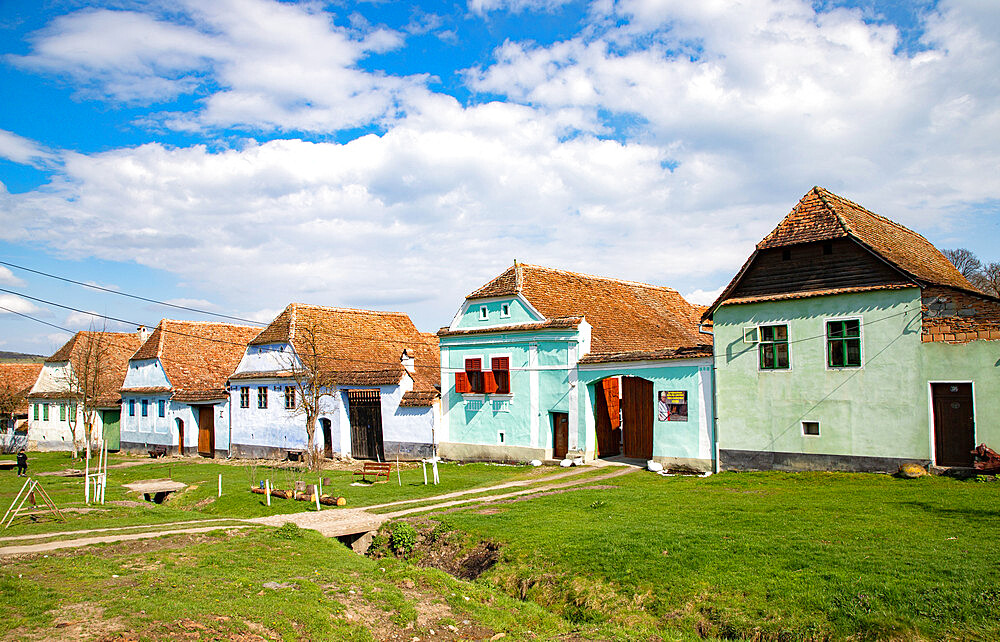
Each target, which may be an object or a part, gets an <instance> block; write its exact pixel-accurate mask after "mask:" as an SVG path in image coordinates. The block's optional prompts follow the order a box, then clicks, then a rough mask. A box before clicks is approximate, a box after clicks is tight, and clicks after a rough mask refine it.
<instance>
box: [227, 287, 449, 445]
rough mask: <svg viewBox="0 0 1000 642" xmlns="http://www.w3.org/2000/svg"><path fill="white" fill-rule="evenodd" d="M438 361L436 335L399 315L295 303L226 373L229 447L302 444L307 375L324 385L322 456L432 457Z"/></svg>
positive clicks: (320, 434) (318, 431)
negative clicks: (303, 398) (229, 418)
mask: <svg viewBox="0 0 1000 642" xmlns="http://www.w3.org/2000/svg"><path fill="white" fill-rule="evenodd" d="M439 368H440V364H439V357H438V349H437V337H435V336H434V335H432V334H426V333H421V332H419V331H418V330H417V329H416V327H415V326H414V325H413V322H412V321H410V318H409V317H408V316H406V315H405V314H402V313H399V312H378V311H372V310H354V309H347V308H329V307H321V306H313V305H303V304H300V303H293V304H291V305H289V306H288V307H287V308H285V310H284V311H283V312H282V313H281V314H280V315H278V317H277V318H276V319H275V320H274V321H272V322H271V324H270V325H269V326H268V327H267V328H265V329H264V331H262V332H261V333H260V334H259V335H258V336H257V337H256V338H254V339H253V341H251V342H250V344H249V345H248V346H247V348H246V352H245V353H244V355H243V358H242V360H241V361H240V363H239V366H237V368H236V369H235V371H234V372H233V374H232V375H231V376H230V378H229V383H230V392H229V394H230V398H229V400H230V406H231V408H232V427H233V431H232V446H231V449H232V452H233V453H234V454H236V455H240V456H248V457H264V456H278V457H283V456H285V454H286V453H287V452H288V451H301V450H304V449H305V448H306V446H307V436H306V429H305V415H304V413H303V408H302V399H301V394H302V391H303V390H305V388H303V387H301V385H300V382H301V381H303V380H304V379H303V378H304V377H305V376H307V375H308V376H309V378H310V380H314V381H315V382H317V384H318V385H319V386H320V388H321V389H322V390H323V391H324V393H325V394H324V395H323V396H322V397H321V399H320V412H319V416H318V418H317V422H316V433H315V435H316V438H315V445H316V447H318V448H322V449H323V450H324V452H325V455H326V456H327V457H332V456H333V454H334V453H338V454H340V455H341V456H345V457H354V458H358V459H378V460H385V459H390V460H391V459H394V458H396V457H397V456H398V457H399V458H400V459H417V458H422V457H427V456H430V455H431V454H433V452H434V443H435V432H434V431H435V427H436V425H437V421H438V414H439V408H438V403H437V401H438V398H439V395H438V391H437V389H436V387H435V385H436V383H437V381H438V379H439V377H440V374H439V372H440V370H439ZM313 373H315V377H314V378H313V377H312V375H313Z"/></svg>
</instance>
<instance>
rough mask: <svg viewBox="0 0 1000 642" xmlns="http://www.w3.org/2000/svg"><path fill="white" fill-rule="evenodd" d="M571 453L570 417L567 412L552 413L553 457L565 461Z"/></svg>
mask: <svg viewBox="0 0 1000 642" xmlns="http://www.w3.org/2000/svg"><path fill="white" fill-rule="evenodd" d="M567 452H569V415H568V414H567V413H565V412H554V413H552V457H553V459H565V458H566V453H567Z"/></svg>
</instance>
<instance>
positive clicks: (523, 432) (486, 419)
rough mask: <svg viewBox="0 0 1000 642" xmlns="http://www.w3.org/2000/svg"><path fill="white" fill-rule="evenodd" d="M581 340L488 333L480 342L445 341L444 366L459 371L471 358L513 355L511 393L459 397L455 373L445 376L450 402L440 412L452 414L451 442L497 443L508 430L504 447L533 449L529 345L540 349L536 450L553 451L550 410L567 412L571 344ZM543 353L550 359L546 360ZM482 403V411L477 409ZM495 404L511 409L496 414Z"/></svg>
mask: <svg viewBox="0 0 1000 642" xmlns="http://www.w3.org/2000/svg"><path fill="white" fill-rule="evenodd" d="M578 340H579V335H578V334H577V333H576V332H575V331H565V330H561V331H547V332H531V333H528V332H526V333H507V334H498V335H490V336H489V338H488V339H487V340H486V341H479V342H477V341H476V340H475V339H474V338H469V337H442V338H441V342H440V349H441V354H442V356H443V359H442V361H443V363H444V364H445V365H446V367H447V368H449V369H453V370H461V369H463V368H464V367H465V359H466V358H467V357H482V358H483V359H484V367H486V366H485V364H487V363H488V359H489V357H490V355H500V354H509V355H510V367H511V394H510V395H471V396H470V395H461V394H457V393H455V378H454V374H453V373H451V372H449V373H447V374H446V377H445V384H446V385H447V389H448V392H449V394H448V396H447V403H446V405H445V407H444V408H442V411H443V412H445V413H447V414H448V431H449V436H448V441H451V442H458V443H466V444H497V433H498V431H501V430H502V431H504V433H505V439H504V445H505V446H524V447H532V443H531V418H532V413H531V398H530V392H531V382H530V380H531V375H530V372H529V370H528V369H527V368H528V364H529V355H530V346H531V344H535V345H536V346H537V351H538V360H539V367H541V368H544V366H554V368H553V369H540V370H538V371H537V372H538V395H539V400H538V413H539V415H540V417H539V429H538V443H537V444H535V445H534V447H537V448H547V447H549V448H550V447H551V442H552V424H551V419H550V417H549V412H551V411H558V412H569V397H568V394H569V392H568V391H569V369H568V367H567V360H568V356H569V350H568V345H569V344H570V343H574V342H576V341H578ZM543 355H547V356H546V357H545V358H544V360H543ZM479 400H482V402H483V403H482V407H481V408H480V409H478V410H473V409H472V408H474V406H475V405H477V404H476V403H471V404H470V403H469V402H470V401H471V402H477V401H479ZM494 400H509V402H510V403H509V411H506V410H495V409H494V407H493V402H494Z"/></svg>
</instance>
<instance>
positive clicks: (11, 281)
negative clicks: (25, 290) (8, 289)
mask: <svg viewBox="0 0 1000 642" xmlns="http://www.w3.org/2000/svg"><path fill="white" fill-rule="evenodd" d="M0 285H13V286H15V287H19V286H22V285H24V281H23V280H22V279H19V278H18V277H16V276H14V273H13V272H11V271H10V270H9V269H8V268H5V267H3V266H2V265H0Z"/></svg>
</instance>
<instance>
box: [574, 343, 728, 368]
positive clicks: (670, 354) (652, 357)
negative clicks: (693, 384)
mask: <svg viewBox="0 0 1000 642" xmlns="http://www.w3.org/2000/svg"><path fill="white" fill-rule="evenodd" d="M711 356H712V346H710V345H700V346H691V347H686V348H667V349H665V350H636V351H633V352H616V353H612V354H602V353H590V354H588V355H587V356H585V357H583V358H582V359H580V363H581V364H588V363H619V362H623V361H661V360H663V361H666V360H670V359H696V358H701V357H711Z"/></svg>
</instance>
